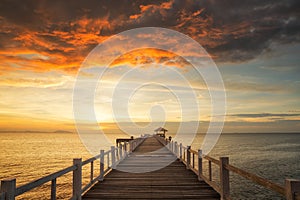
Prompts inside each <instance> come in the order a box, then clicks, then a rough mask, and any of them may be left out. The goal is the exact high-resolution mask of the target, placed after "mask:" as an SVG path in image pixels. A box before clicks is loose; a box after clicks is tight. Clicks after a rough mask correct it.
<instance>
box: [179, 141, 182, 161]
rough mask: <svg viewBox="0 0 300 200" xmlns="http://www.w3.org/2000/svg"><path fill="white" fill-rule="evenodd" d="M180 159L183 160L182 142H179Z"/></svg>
mask: <svg viewBox="0 0 300 200" xmlns="http://www.w3.org/2000/svg"><path fill="white" fill-rule="evenodd" d="M179 159H180V160H182V143H180V144H179Z"/></svg>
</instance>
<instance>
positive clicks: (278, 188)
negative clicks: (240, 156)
mask: <svg viewBox="0 0 300 200" xmlns="http://www.w3.org/2000/svg"><path fill="white" fill-rule="evenodd" d="M225 168H226V169H228V170H229V171H232V172H234V173H236V174H238V175H240V176H242V177H244V178H246V179H248V180H251V181H253V182H256V183H258V184H259V185H261V186H264V187H266V188H269V189H271V190H273V191H276V192H278V193H280V194H282V195H285V188H284V187H282V186H280V185H278V184H276V183H273V182H271V181H269V180H267V179H265V178H262V177H260V176H257V175H255V174H251V173H249V172H246V171H245V170H242V169H239V168H237V167H235V166H232V165H230V164H227V165H225Z"/></svg>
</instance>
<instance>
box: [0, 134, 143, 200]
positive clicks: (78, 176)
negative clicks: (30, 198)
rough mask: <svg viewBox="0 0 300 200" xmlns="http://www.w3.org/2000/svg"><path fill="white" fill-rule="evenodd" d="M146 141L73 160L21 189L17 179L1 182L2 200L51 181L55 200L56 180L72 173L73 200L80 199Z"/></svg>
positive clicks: (12, 198)
mask: <svg viewBox="0 0 300 200" xmlns="http://www.w3.org/2000/svg"><path fill="white" fill-rule="evenodd" d="M144 140H145V137H140V138H136V139H134V140H131V141H129V142H123V144H119V146H117V147H115V146H112V147H111V149H110V150H108V151H104V150H101V151H100V154H98V155H96V156H94V157H92V158H89V159H87V160H85V161H82V159H81V158H80V159H73V165H72V166H69V167H67V168H65V169H62V170H59V171H57V172H54V173H52V174H49V175H47V176H44V177H42V178H39V179H37V180H34V181H32V182H29V183H26V184H24V185H22V186H19V187H16V179H15V178H13V179H6V180H1V189H0V200H14V199H15V197H17V196H19V195H21V194H24V193H25V192H28V191H30V190H32V189H34V188H36V187H39V186H41V185H43V184H45V183H47V182H50V181H51V200H54V199H56V179H57V178H59V177H61V176H63V175H65V174H67V173H70V172H73V195H72V197H71V199H80V196H81V195H82V194H84V193H85V192H86V191H87V190H88V189H89V188H90V187H92V186H93V185H94V184H95V183H96V182H98V181H102V180H103V179H104V177H105V175H106V174H108V173H109V172H110V171H111V170H112V169H115V167H116V165H117V164H118V163H120V162H121V161H122V160H123V159H124V158H125V157H126V156H127V155H128V154H130V153H131V152H132V151H133V150H134V149H135V148H137V147H138V146H139V145H140V144H141V143H142V142H143V141H144ZM105 157H106V164H105ZM96 160H99V162H100V174H99V175H98V176H97V177H94V162H95V161H96ZM87 164H90V165H91V167H90V181H89V182H88V183H87V185H85V186H82V166H84V165H87Z"/></svg>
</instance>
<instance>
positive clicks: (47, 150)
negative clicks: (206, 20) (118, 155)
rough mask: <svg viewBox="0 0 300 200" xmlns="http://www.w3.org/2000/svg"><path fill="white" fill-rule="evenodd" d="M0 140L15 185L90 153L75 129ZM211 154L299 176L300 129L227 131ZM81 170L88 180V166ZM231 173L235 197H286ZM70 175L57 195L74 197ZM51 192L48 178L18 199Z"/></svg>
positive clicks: (0, 169)
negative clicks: (281, 131) (247, 132)
mask: <svg viewBox="0 0 300 200" xmlns="http://www.w3.org/2000/svg"><path fill="white" fill-rule="evenodd" d="M117 137H118V135H113V136H112V138H117ZM0 141H1V145H0V152H1V153H0V160H1V163H0V179H4V178H8V177H16V178H17V185H22V184H24V183H27V182H29V181H33V180H35V179H37V178H40V177H41V176H45V175H47V174H50V173H53V172H55V171H57V170H60V169H62V168H65V167H68V166H70V165H72V159H73V158H78V157H79V158H83V159H87V158H90V157H91V155H90V154H89V152H88V151H87V150H86V149H85V147H84V145H83V144H82V143H81V141H80V139H79V137H78V135H77V134H75V133H73V134H72V133H0ZM201 141H202V136H199V137H197V138H196V139H195V141H194V143H193V145H192V148H193V149H198V148H200V146H201ZM99 149H100V148H99ZM210 155H211V156H213V157H216V158H217V157H220V156H229V157H230V163H231V164H233V165H235V166H237V167H239V168H242V169H245V170H247V171H249V172H253V173H255V174H257V175H260V176H262V177H265V178H267V179H269V180H271V181H274V182H276V183H279V184H284V179H285V178H297V179H300V134H287V133H286V134H223V135H222V136H221V137H220V138H219V141H218V143H217V145H216V146H215V148H214V149H213V150H212V152H211V153H210ZM213 169H214V173H213V174H214V175H215V177H216V178H217V170H218V169H217V168H216V167H215V168H213ZM83 172H84V173H83V177H84V181H83V182H87V180H88V176H89V173H88V172H89V166H87V167H85V168H84V169H83ZM230 178H231V193H232V197H233V199H283V197H280V196H278V195H277V194H274V193H273V192H270V191H268V190H266V189H264V188H262V187H259V186H257V185H254V184H252V183H251V182H249V181H247V180H244V179H243V178H240V177H238V176H235V175H231V177H230ZM71 180H72V174H71V173H70V174H67V175H65V176H63V177H61V178H59V179H58V180H57V184H58V188H57V195H58V199H68V198H69V197H70V195H71V187H72V186H71ZM49 194H50V185H49V184H46V185H43V186H41V187H40V188H37V189H35V190H33V191H32V192H31V193H26V194H25V195H21V196H20V197H19V198H18V199H49Z"/></svg>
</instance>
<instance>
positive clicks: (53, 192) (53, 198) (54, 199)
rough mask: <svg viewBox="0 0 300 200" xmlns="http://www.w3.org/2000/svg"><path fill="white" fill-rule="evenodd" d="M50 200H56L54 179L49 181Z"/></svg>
mask: <svg viewBox="0 0 300 200" xmlns="http://www.w3.org/2000/svg"><path fill="white" fill-rule="evenodd" d="M51 200H56V178H55V179H52V181H51Z"/></svg>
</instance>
